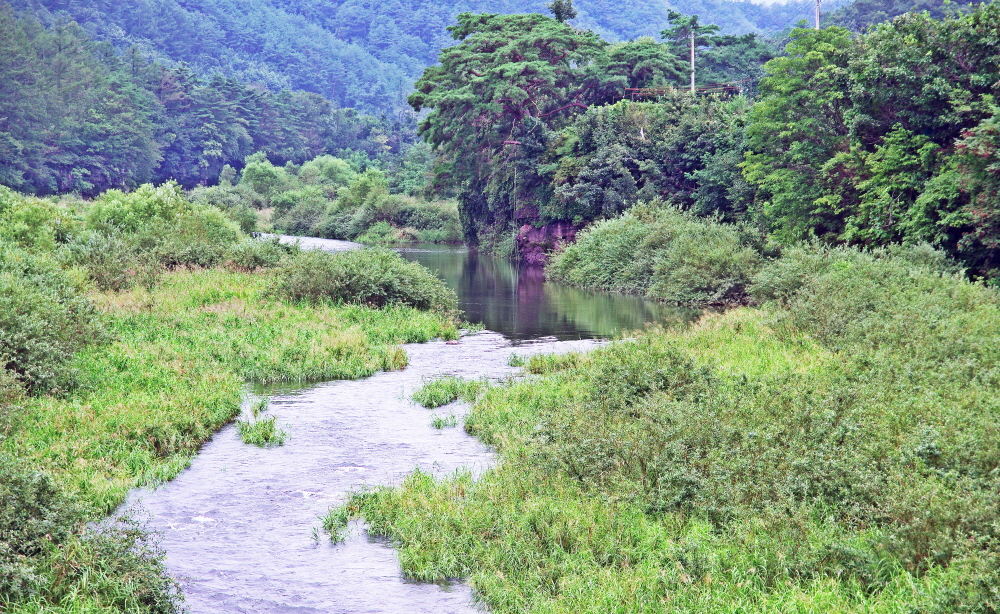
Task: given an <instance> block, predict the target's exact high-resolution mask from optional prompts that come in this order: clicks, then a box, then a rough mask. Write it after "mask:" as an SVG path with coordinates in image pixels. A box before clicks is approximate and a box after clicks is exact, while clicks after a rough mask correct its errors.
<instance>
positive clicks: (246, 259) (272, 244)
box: [225, 237, 300, 272]
mask: <svg viewBox="0 0 1000 614" xmlns="http://www.w3.org/2000/svg"><path fill="white" fill-rule="evenodd" d="M299 251H300V248H299V246H298V245H295V244H288V243H282V242H281V240H280V239H279V238H278V237H271V238H268V239H262V238H247V239H244V240H243V241H240V242H239V243H236V244H235V245H232V246H230V248H229V249H228V250H227V251H226V257H225V265H226V268H227V269H229V270H231V271H246V272H250V271H256V270H258V269H271V268H274V267H276V266H278V265H279V264H281V262H282V261H283V260H285V259H286V258H288V257H290V256H295V255H297V254H298V253H299Z"/></svg>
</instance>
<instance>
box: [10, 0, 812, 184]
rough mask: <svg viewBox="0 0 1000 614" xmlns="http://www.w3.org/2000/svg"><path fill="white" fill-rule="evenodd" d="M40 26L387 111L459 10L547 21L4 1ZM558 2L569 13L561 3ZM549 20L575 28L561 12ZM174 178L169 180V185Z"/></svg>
mask: <svg viewBox="0 0 1000 614" xmlns="http://www.w3.org/2000/svg"><path fill="white" fill-rule="evenodd" d="M11 4H12V5H13V6H14V7H15V8H18V9H26V10H30V11H32V12H33V13H34V14H35V15H36V16H38V17H39V18H40V19H41V20H42V21H43V22H44V23H46V24H52V23H55V22H56V21H58V20H59V19H60V18H62V19H65V20H69V19H73V20H76V21H77V22H78V23H80V24H81V25H82V26H83V27H84V28H85V29H86V30H87V31H89V32H93V33H94V35H95V36H96V37H97V38H98V39H99V40H103V41H108V42H109V43H111V44H112V45H113V46H114V47H115V49H117V50H119V51H120V52H123V53H125V54H126V55H129V54H131V53H133V52H135V53H139V52H141V53H142V54H148V55H151V56H152V57H153V58H154V59H155V60H156V61H158V62H160V63H164V64H171V65H172V64H177V63H181V62H183V63H186V64H187V65H189V66H190V67H191V68H192V69H193V70H194V71H195V72H196V73H197V74H199V75H201V76H203V77H204V76H208V75H212V74H215V73H218V72H221V73H223V74H224V75H226V76H229V77H235V78H237V79H239V80H240V81H242V82H248V83H261V84H263V85H264V86H266V87H268V88H271V89H281V88H289V89H296V90H304V91H307V92H312V93H316V94H320V95H322V96H325V97H326V98H327V99H328V100H330V101H331V102H334V103H335V104H336V105H338V106H340V107H354V108H358V109H364V110H366V111H369V112H371V111H381V112H386V111H388V112H393V111H396V110H398V107H399V106H401V103H402V102H403V98H404V97H405V95H406V94H407V93H408V91H409V88H410V86H411V84H412V83H413V81H414V80H416V78H417V77H419V75H420V72H421V71H422V70H423V69H424V68H426V67H427V66H430V65H431V64H433V63H434V62H435V60H436V58H437V54H438V52H439V51H440V50H441V48H442V47H444V46H446V45H448V42H449V39H448V36H447V34H446V32H445V27H446V26H448V25H449V24H451V23H453V22H454V20H455V17H456V16H457V15H458V14H460V13H463V12H467V11H473V12H476V11H480V12H481V11H489V12H493V13H532V12H534V13H544V14H548V13H549V9H548V8H547V4H548V3H547V2H545V0H434V1H433V2H423V1H418V0H400V1H398V2H359V1H357V0H330V1H324V2H317V1H313V0H309V1H303V0H272V1H269V2H265V3H254V4H250V5H247V4H245V3H238V2H234V1H233V0H218V1H213V2H208V1H206V0H198V1H197V2H194V3H191V2H181V1H179V0H140V1H136V2H130V3H127V4H121V5H118V4H109V3H107V2H102V1H101V0H78V1H75V2H72V3H66V2H62V1H60V0H12V1H11ZM556 4H557V5H560V6H567V7H570V8H574V7H572V3H570V2H567V1H565V0H560V1H559V2H558V3H556ZM808 6H809V4H808V3H805V2H789V3H787V4H773V5H761V4H754V3H751V2H730V1H720V0H684V1H683V2H677V3H674V4H672V5H670V6H668V5H666V4H665V3H663V2H658V1H656V0H637V1H636V2H631V3H628V4H621V3H616V2H607V1H606V0H577V3H576V6H575V10H576V11H577V12H578V13H579V15H578V17H577V18H576V19H575V20H574V24H575V25H577V26H579V27H585V28H591V29H593V30H594V31H596V32H598V33H599V34H601V35H602V36H604V37H605V38H607V39H609V40H631V39H633V38H636V37H639V36H652V35H655V34H656V33H657V32H659V31H660V30H662V29H663V27H664V26H665V25H666V24H667V17H668V12H669V10H670V8H674V9H676V10H680V11H682V12H685V13H696V14H699V15H701V16H702V17H703V18H704V19H706V20H707V21H708V22H710V23H717V24H719V25H720V26H722V30H723V31H724V32H726V33H729V34H744V33H747V32H752V31H777V30H781V29H784V28H786V27H787V25H788V23H789V22H790V20H794V18H795V16H796V15H798V14H800V13H801V12H802V10H803V8H804V7H806V8H808ZM559 14H560V15H561V17H560V20H561V21H562V20H565V19H574V17H573V16H572V13H571V12H570V11H569V10H565V9H561V10H560V13H559ZM178 179H179V178H178Z"/></svg>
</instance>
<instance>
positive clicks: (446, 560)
mask: <svg viewBox="0 0 1000 614" xmlns="http://www.w3.org/2000/svg"><path fill="white" fill-rule="evenodd" d="M944 264H945V263H944V261H943V260H942V259H941V258H940V255H937V254H935V253H934V252H932V251H930V250H926V249H924V250H921V249H919V248H913V249H910V250H903V249H899V250H895V251H894V252H893V253H889V252H886V251H882V252H874V253H869V254H865V253H861V252H858V251H854V250H849V249H830V250H824V249H816V248H795V249H789V250H786V253H785V255H784V257H783V258H782V259H780V260H778V261H776V262H774V263H771V264H769V265H768V266H767V267H765V268H764V269H763V271H762V272H761V273H760V274H759V275H758V276H757V277H756V278H755V284H754V286H755V289H754V290H753V292H754V293H755V296H756V298H757V299H758V300H760V301H762V302H763V307H761V308H759V309H749V308H744V309H739V310H734V311H731V312H728V313H726V314H723V315H714V316H707V317H705V318H704V319H703V320H702V321H701V322H700V323H699V324H697V325H695V326H693V327H691V328H688V329H682V330H652V331H647V332H646V333H643V334H640V335H638V336H637V337H636V338H635V339H632V340H623V341H619V342H616V343H614V344H612V345H611V346H609V347H606V348H603V349H600V350H597V351H594V352H591V353H589V354H584V355H578V356H575V357H570V358H566V357H562V358H558V359H545V358H536V359H532V360H530V361H529V362H528V363H527V366H526V367H527V371H528V373H529V374H531V375H530V376H529V377H528V378H527V379H524V380H521V381H515V382H513V383H511V384H510V385H506V386H497V387H493V388H491V389H490V390H488V391H487V392H486V393H485V394H484V395H483V396H481V397H480V399H479V400H478V401H477V402H476V403H475V405H474V406H473V408H472V410H471V413H470V414H469V415H468V417H467V419H466V423H465V424H466V429H467V430H468V431H469V432H470V433H472V434H474V435H476V436H477V437H478V438H479V439H480V440H481V441H483V442H484V443H487V444H489V445H491V446H493V447H494V448H495V449H496V451H497V453H498V455H499V462H498V465H497V466H496V467H495V468H494V469H492V470H490V471H488V472H486V473H485V474H484V475H483V476H482V477H481V478H479V479H474V478H473V476H471V475H470V474H468V473H462V472H459V473H457V474H455V475H453V476H451V477H446V478H443V479H442V478H437V477H434V476H431V475H428V474H426V473H421V472H416V473H414V474H412V475H411V476H410V477H409V478H407V479H406V480H405V481H404V482H403V483H402V485H401V486H399V487H398V488H373V489H368V490H363V491H360V492H358V493H357V494H356V495H355V496H354V497H353V498H352V500H351V501H350V502H349V503H348V504H347V505H346V506H345V507H344V508H342V509H340V510H334V511H333V512H332V513H331V515H330V517H329V519H328V526H330V527H331V528H332V529H334V530H336V527H337V525H338V522H339V521H341V520H342V519H344V518H350V517H362V518H364V519H365V520H366V521H367V522H368V524H369V526H370V530H371V531H372V532H374V533H377V534H380V535H385V536H387V537H389V538H391V539H392V540H393V542H394V544H396V545H397V546H398V547H399V548H400V561H401V564H402V566H403V569H404V572H405V573H407V574H408V575H410V576H411V577H413V578H415V579H419V580H436V579H442V578H450V577H458V578H469V579H470V582H471V584H472V586H473V588H474V590H475V591H476V594H477V597H478V599H479V600H481V601H482V602H483V603H484V604H485V605H487V606H488V607H489V608H490V609H491V611H493V612H602V613H603V612H673V611H727V612H728V611H740V612H774V613H777V612H782V613H787V612H817V611H823V612H904V611H906V612H908V611H920V612H942V613H944V612H958V611H969V612H989V611H994V610H995V609H996V608H997V606H998V604H997V598H996V595H997V591H998V589H1000V566H998V565H997V560H998V559H997V548H996V543H998V542H997V540H998V537H1000V536H998V535H997V533H996V527H997V526H998V524H997V520H998V517H997V509H1000V508H998V506H997V494H996V493H997V492H998V488H997V487H998V486H1000V483H998V477H997V472H996V470H995V469H996V467H997V466H1000V442H998V441H997V438H996V429H995V416H996V415H997V411H998V410H1000V405H998V403H1000V401H998V400H997V395H996V390H997V389H998V385H1000V381H998V379H997V373H998V367H1000V354H998V353H997V350H996V348H998V347H1000V298H998V296H997V293H996V291H995V290H992V289H989V288H986V287H984V286H982V285H977V284H973V283H970V282H968V281H966V280H964V279H962V278H961V276H958V275H956V274H954V273H952V272H949V271H948V270H947V267H946V266H944V267H943V266H942V265H944Z"/></svg>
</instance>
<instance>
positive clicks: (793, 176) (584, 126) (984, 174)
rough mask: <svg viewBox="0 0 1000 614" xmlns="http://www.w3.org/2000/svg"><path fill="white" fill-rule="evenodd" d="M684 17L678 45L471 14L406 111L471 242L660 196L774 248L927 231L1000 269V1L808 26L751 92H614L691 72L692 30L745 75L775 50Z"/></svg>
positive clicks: (500, 242) (729, 67)
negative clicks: (686, 60)
mask: <svg viewBox="0 0 1000 614" xmlns="http://www.w3.org/2000/svg"><path fill="white" fill-rule="evenodd" d="M673 26H674V27H673V28H670V29H668V30H666V31H664V33H663V35H664V37H665V38H666V39H667V43H656V42H655V41H653V40H652V39H637V40H636V41H632V42H630V43H621V44H609V43H606V42H604V41H601V40H600V39H599V38H597V37H596V36H595V35H593V34H592V33H589V32H582V31H579V30H574V29H572V28H569V27H568V26H566V25H565V24H561V23H559V22H558V21H556V20H554V19H550V18H548V17H543V16H541V15H534V16H498V15H468V14H467V15H463V16H461V17H460V19H459V24H458V25H457V26H455V27H453V28H452V30H453V33H454V35H455V37H456V38H457V39H459V40H460V41H461V42H460V43H459V44H458V45H456V46H454V47H451V48H449V49H446V50H445V51H444V52H442V54H441V64H440V66H436V67H432V68H430V69H428V70H427V71H426V72H425V74H424V77H423V78H422V79H421V81H419V82H418V83H417V92H416V93H414V94H413V95H412V96H411V97H410V103H411V104H412V105H413V107H414V108H415V109H418V110H422V109H431V110H432V112H431V113H430V114H429V115H428V116H427V118H426V119H425V120H424V121H423V122H422V123H421V126H420V130H421V133H422V134H423V135H424V136H425V138H426V139H427V140H429V141H430V142H431V143H432V144H433V145H434V146H435V147H436V148H437V151H438V152H439V155H440V158H439V162H438V165H437V167H436V173H437V179H438V181H442V182H451V183H452V184H453V185H456V186H459V187H460V190H461V194H460V201H461V213H462V216H463V223H464V225H465V232H466V238H467V240H468V241H469V242H471V243H478V244H482V245H484V246H486V247H489V248H491V249H496V250H499V251H513V250H514V249H515V248H519V249H520V250H521V251H522V254H523V253H524V252H525V251H529V252H530V251H531V250H537V249H551V248H552V247H553V244H554V243H555V242H558V239H559V238H560V237H558V236H557V237H555V239H556V241H550V239H552V237H551V236H548V237H546V238H545V242H547V243H546V244H545V245H541V246H539V245H533V244H530V243H529V241H528V239H529V237H530V236H532V234H533V233H530V232H526V229H530V228H531V227H532V226H534V227H536V228H542V229H544V228H549V227H553V226H554V225H557V224H561V225H562V227H563V228H565V227H566V226H567V225H571V226H573V227H574V228H580V227H582V226H584V225H586V224H588V223H590V222H592V221H594V220H599V219H606V218H611V217H614V216H616V215H619V214H620V213H622V212H623V211H625V210H627V209H628V208H630V207H631V206H633V205H634V204H636V203H638V202H641V201H657V200H658V201H663V202H666V203H669V204H670V205H672V206H674V207H677V208H680V209H684V210H689V211H691V212H693V213H696V214H698V215H706V216H719V217H721V218H722V219H724V220H726V221H729V222H737V223H742V224H744V225H749V226H751V227H753V228H755V229H756V230H755V232H756V233H757V235H758V242H759V243H760V244H761V245H766V244H768V243H773V244H778V245H781V244H789V243H793V242H795V241H798V240H803V239H811V238H815V239H820V240H823V241H825V242H829V243H847V244H859V245H867V246H871V245H883V244H889V243H899V242H902V243H922V242H927V243H930V244H932V245H934V246H937V247H940V248H941V249H944V250H945V251H947V252H948V253H949V254H950V255H952V256H953V257H955V258H958V259H959V260H960V261H962V262H964V263H965V264H966V265H967V266H969V267H970V271H971V272H972V273H973V274H975V275H982V276H987V277H992V276H994V275H995V274H996V269H997V267H998V262H997V254H998V251H997V248H998V246H1000V221H998V220H1000V202H998V200H997V198H998V197H997V193H998V190H997V188H998V187H1000V185H998V181H1000V176H998V171H997V168H998V160H1000V159H998V146H1000V141H998V137H997V135H998V134H1000V132H998V130H997V122H998V121H1000V120H998V119H997V107H996V105H995V102H994V96H995V95H996V93H997V92H996V88H997V85H996V75H997V74H998V70H1000V66H998V65H997V64H998V61H997V57H998V55H997V45H998V43H997V41H998V40H1000V37H998V34H1000V6H997V5H995V4H994V5H980V6H979V7H977V8H976V9H975V10H974V11H972V12H971V13H969V14H967V15H962V16H953V17H948V18H945V19H943V20H935V19H933V18H931V17H930V16H928V15H924V14H907V15H904V16H902V17H899V18H897V19H895V20H894V21H892V22H891V23H884V24H881V25H879V26H877V27H875V28H874V29H872V30H870V31H869V32H867V33H865V34H861V35H857V36H855V35H852V34H851V33H850V32H849V31H847V30H845V29H842V28H839V27H832V28H827V29H824V30H820V31H816V30H811V29H797V30H795V31H793V32H792V34H791V38H790V42H789V43H788V45H787V47H786V49H785V53H784V55H783V56H781V57H777V58H774V59H771V60H770V61H768V62H767V63H766V64H765V65H764V71H765V76H764V78H763V79H762V80H761V81H760V84H759V91H757V92H756V97H755V98H750V97H749V96H746V95H744V96H735V97H728V98H718V97H699V98H695V97H692V96H690V95H689V94H688V93H686V92H684V91H683V90H682V89H681V90H675V91H674V92H673V93H669V92H668V93H666V94H664V95H663V96H662V97H660V98H659V100H656V101H629V100H619V96H618V95H617V92H620V91H621V88H622V87H625V86H633V87H634V86H646V85H652V84H661V85H669V84H671V83H674V84H676V83H678V82H683V81H684V80H685V79H686V76H687V75H686V74H685V73H686V67H685V66H683V65H682V64H681V63H680V62H679V61H678V59H677V57H676V55H677V54H676V52H675V50H674V49H672V48H671V47H672V45H671V39H674V38H684V36H678V34H679V33H680V34H683V29H684V28H689V29H693V30H694V31H695V32H696V36H698V37H699V39H700V41H701V44H700V45H699V47H700V49H699V56H698V57H699V59H698V64H699V67H698V70H699V71H701V72H702V73H705V72H708V71H714V72H715V74H720V75H725V74H727V72H728V74H731V75H737V74H740V72H741V71H742V72H745V71H746V69H747V66H746V64H745V63H744V64H741V62H745V58H746V57H747V53H746V51H745V46H746V45H754V46H755V47H756V48H757V49H758V50H759V52H760V54H761V55H760V57H762V58H763V57H766V56H765V54H766V53H767V50H766V48H763V47H762V46H763V44H764V43H763V42H762V41H758V40H754V39H746V40H741V39H740V38H739V37H720V36H717V35H715V34H714V33H712V32H711V30H710V29H705V26H699V25H698V24H697V22H696V21H694V22H691V21H690V19H688V18H684V17H681V16H679V15H676V16H675V19H674V23H673ZM678 30H681V32H678ZM539 41H544V42H539ZM730 52H735V53H732V55H727V54H729V53H730ZM756 52H757V51H755V53H756ZM713 63H714V64H715V66H713ZM750 93H753V92H752V91H751V92H750ZM519 232H520V236H519V244H518V245H515V244H514V238H515V236H517V235H518V233H519ZM534 234H537V233H534ZM563 234H564V235H567V236H568V235H571V234H572V232H569V233H563Z"/></svg>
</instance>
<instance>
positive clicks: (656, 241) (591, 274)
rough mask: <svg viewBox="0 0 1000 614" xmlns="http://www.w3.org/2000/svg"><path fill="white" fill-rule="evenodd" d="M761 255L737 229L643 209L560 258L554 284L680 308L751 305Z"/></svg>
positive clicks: (603, 226) (597, 227)
mask: <svg viewBox="0 0 1000 614" xmlns="http://www.w3.org/2000/svg"><path fill="white" fill-rule="evenodd" d="M760 264H761V258H760V255H759V254H758V253H757V251H756V250H754V249H753V248H752V247H750V246H749V245H747V244H746V242H745V241H744V240H743V238H742V237H741V234H740V232H739V230H738V229H737V228H736V227H735V226H733V225H730V224H722V223H720V222H718V221H715V220H711V219H705V218H698V217H696V216H694V215H692V214H689V213H685V212H682V211H680V210H677V209H673V208H670V207H667V206H663V205H659V206H657V205H637V206H635V207H632V208H631V209H629V210H628V211H626V212H625V213H623V214H622V215H621V216H620V217H617V218H614V219H611V220H607V221H603V222H597V223H596V224H594V225H593V226H591V227H589V228H587V229H586V230H584V231H583V232H581V233H580V234H579V236H578V237H577V241H576V243H574V244H572V245H570V246H568V247H566V249H565V250H563V251H562V252H559V253H557V254H554V255H553V256H552V258H551V260H550V262H549V264H548V266H547V267H546V274H547V275H548V277H549V278H550V279H553V280H555V281H562V282H565V283H568V284H572V285H575V286H582V287H585V288H598V289H604V290H614V291H619V292H629V293H634V294H642V295H645V296H648V297H650V298H656V299H661V300H664V301H670V302H674V303H680V304H692V305H703V304H714V303H734V302H737V303H738V302H742V301H744V300H745V294H746V286H747V285H749V282H750V278H751V277H752V275H753V274H754V273H755V272H756V271H757V270H758V268H759V267H760Z"/></svg>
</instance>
